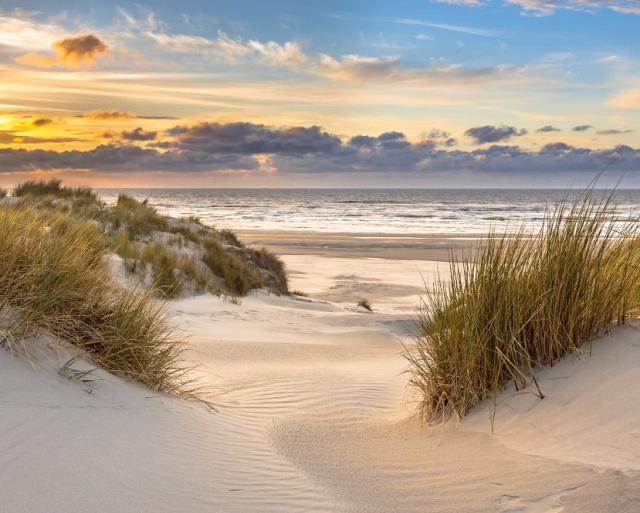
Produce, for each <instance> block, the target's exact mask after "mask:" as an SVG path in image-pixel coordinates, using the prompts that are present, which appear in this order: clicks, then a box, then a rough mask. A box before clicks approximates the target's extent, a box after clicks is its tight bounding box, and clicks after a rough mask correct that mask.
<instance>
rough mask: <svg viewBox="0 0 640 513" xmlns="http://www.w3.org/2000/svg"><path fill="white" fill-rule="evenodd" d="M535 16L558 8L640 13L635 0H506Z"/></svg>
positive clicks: (550, 12) (546, 14) (553, 11)
mask: <svg viewBox="0 0 640 513" xmlns="http://www.w3.org/2000/svg"><path fill="white" fill-rule="evenodd" d="M506 3H508V4H514V5H518V6H520V7H522V9H524V11H525V12H528V13H531V14H534V15H536V16H548V15H550V14H553V13H555V12H556V11H558V10H574V11H586V12H597V11H600V10H602V9H611V10H613V11H616V12H619V13H624V14H640V6H638V3H637V1H636V0H506Z"/></svg>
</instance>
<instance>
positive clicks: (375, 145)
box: [0, 123, 640, 181]
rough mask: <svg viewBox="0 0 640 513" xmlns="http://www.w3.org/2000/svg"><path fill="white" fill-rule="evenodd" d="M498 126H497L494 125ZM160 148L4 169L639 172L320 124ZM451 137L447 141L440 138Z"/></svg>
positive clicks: (638, 166)
mask: <svg viewBox="0 0 640 513" xmlns="http://www.w3.org/2000/svg"><path fill="white" fill-rule="evenodd" d="M494 128H495V127H494ZM165 138H166V140H163V141H162V142H161V143H154V145H153V146H154V147H145V148H142V147H139V146H137V145H133V144H124V145H114V144H104V145H100V146H97V147H96V148H94V149H91V150H86V151H80V150H74V151H52V150H25V149H16V148H6V149H0V162H2V165H3V171H5V172H12V171H31V170H67V169H78V170H96V171H102V172H118V173H126V172H145V171H164V172H186V173H190V172H210V171H211V172H215V171H225V172H227V171H229V172H236V171H237V172H242V173H247V172H256V173H259V172H261V170H262V169H263V164H264V162H268V167H269V170H270V171H271V172H275V173H280V174H285V175H286V174H288V173H306V174H309V173H325V172H331V173H367V172H379V173H385V174H387V175H389V177H390V178H389V180H390V181H393V176H392V174H393V173H404V174H406V173H418V174H419V173H431V172H439V173H440V172H451V173H457V172H473V173H482V174H487V175H500V174H503V175H504V174H506V175H508V176H511V175H514V174H527V173H528V174H531V175H532V176H533V175H539V174H544V173H553V174H557V173H559V172H582V173H597V172H598V171H600V170H601V169H603V168H604V167H607V166H609V167H610V168H611V169H614V170H616V171H620V172H625V171H637V172H640V149H634V148H631V147H629V146H624V145H619V146H615V147H613V148H609V149H590V148H581V147H575V146H571V145H569V144H567V143H564V142H557V143H553V144H547V145H545V146H543V147H542V148H541V149H539V150H537V151H535V150H527V149H523V148H520V147H519V146H516V145H500V144H493V145H490V146H486V147H482V148H477V149H475V150H472V151H463V150H458V149H452V148H449V147H446V146H442V145H438V144H437V143H436V141H434V140H425V141H420V142H415V143H412V142H411V141H409V140H408V139H407V137H406V136H405V134H403V133H402V132H397V131H387V132H384V133H382V134H380V135H377V136H372V135H357V136H354V137H351V138H349V139H341V138H339V137H338V136H336V135H334V134H331V133H328V132H326V131H323V130H322V129H321V128H319V127H300V126H295V127H270V126H266V125H259V124H253V123H226V124H225V123H199V124H196V125H190V126H188V125H178V126H176V127H174V128H172V129H170V130H169V131H168V132H167V133H166V134H165ZM441 140H446V139H441Z"/></svg>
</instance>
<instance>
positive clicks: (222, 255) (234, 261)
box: [202, 237, 262, 296]
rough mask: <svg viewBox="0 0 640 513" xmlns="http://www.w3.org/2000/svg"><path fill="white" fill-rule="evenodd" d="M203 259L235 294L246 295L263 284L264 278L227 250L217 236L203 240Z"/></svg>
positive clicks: (227, 288) (225, 286)
mask: <svg viewBox="0 0 640 513" xmlns="http://www.w3.org/2000/svg"><path fill="white" fill-rule="evenodd" d="M203 250H204V251H203V254H202V261H203V262H204V263H205V264H206V265H207V266H208V267H209V269H211V271H212V272H213V273H214V274H216V275H217V276H219V277H220V278H222V280H223V283H224V288H225V289H226V290H227V291H228V292H230V293H232V294H235V295H239V296H244V295H246V294H247V293H248V292H249V291H250V290H251V289H255V288H259V287H261V286H262V280H261V279H260V276H258V274H257V273H256V271H255V270H254V268H253V267H251V266H250V265H249V264H247V263H246V262H245V261H244V260H243V259H242V258H240V257H239V256H236V255H234V254H232V253H230V252H228V251H226V250H225V248H224V246H223V245H222V244H221V243H220V242H219V241H218V240H217V238H214V237H209V238H207V239H206V240H205V241H204V242H203Z"/></svg>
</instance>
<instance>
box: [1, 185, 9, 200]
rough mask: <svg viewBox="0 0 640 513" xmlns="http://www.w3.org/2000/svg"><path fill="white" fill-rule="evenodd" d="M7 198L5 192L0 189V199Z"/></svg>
mask: <svg viewBox="0 0 640 513" xmlns="http://www.w3.org/2000/svg"><path fill="white" fill-rule="evenodd" d="M6 197H7V190H6V189H3V188H2V187H0V199H2V198H6Z"/></svg>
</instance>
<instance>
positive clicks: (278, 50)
mask: <svg viewBox="0 0 640 513" xmlns="http://www.w3.org/2000/svg"><path fill="white" fill-rule="evenodd" d="M146 36H147V37H149V38H150V39H152V40H153V41H154V42H155V43H156V44H157V45H158V46H160V47H161V48H163V49H165V50H167V51H170V52H176V53H186V54H203V55H208V56H211V57H217V58H219V59H221V60H224V61H227V62H238V61H240V60H241V59H249V58H251V59H254V60H256V61H258V62H262V63H263V64H267V65H272V66H291V67H296V66H301V65H303V64H304V63H305V62H306V61H307V56H306V55H305V54H304V52H303V51H302V49H301V48H300V45H299V44H298V43H296V42H294V41H286V42H284V43H282V44H280V43H277V42H275V41H267V42H265V43H263V42H260V41H256V40H248V41H244V40H242V39H240V38H237V39H233V38H231V37H229V36H228V35H227V34H226V33H224V32H222V31H218V37H216V38H214V39H209V38H206V37H201V36H190V35H182V34H165V33H160V32H152V31H149V32H146Z"/></svg>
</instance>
